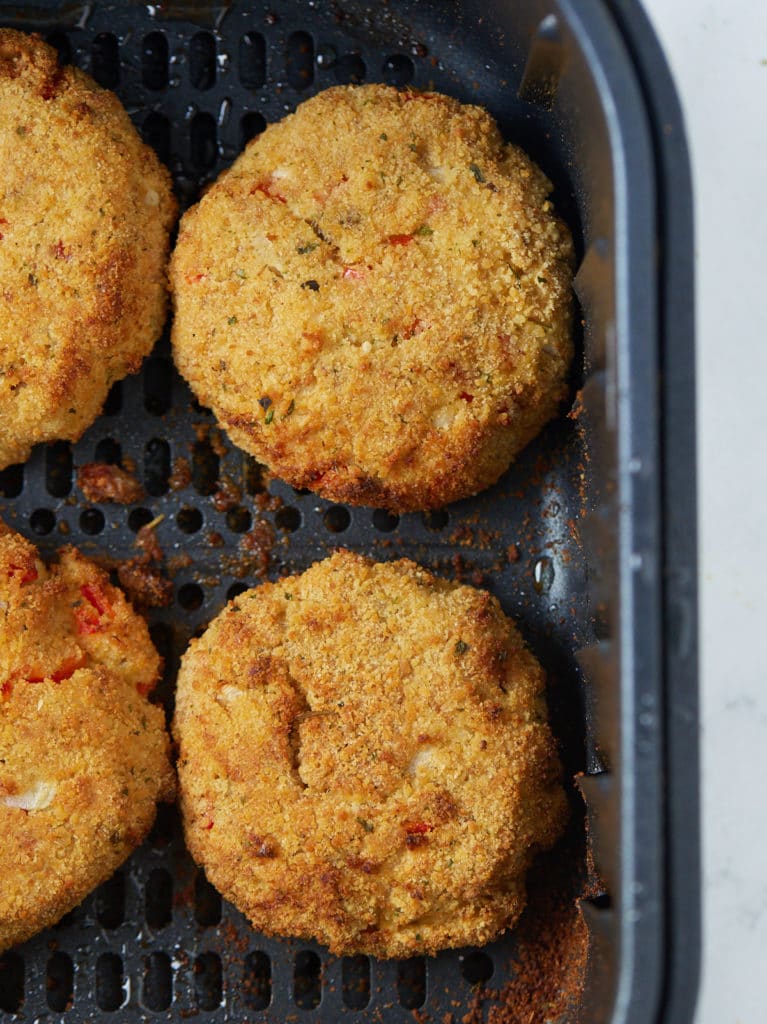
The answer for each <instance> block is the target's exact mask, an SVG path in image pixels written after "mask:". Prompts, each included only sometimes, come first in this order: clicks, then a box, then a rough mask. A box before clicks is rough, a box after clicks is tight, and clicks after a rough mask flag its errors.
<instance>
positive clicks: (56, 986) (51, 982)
mask: <svg viewBox="0 0 767 1024" xmlns="http://www.w3.org/2000/svg"><path fill="white" fill-rule="evenodd" d="M74 975H75V972H74V968H73V966H72V958H71V957H69V956H67V954H66V953H54V954H53V956H52V957H51V958H50V959H49V960H48V966H47V969H46V972H45V998H46V1001H47V1003H48V1006H49V1007H50V1009H51V1010H53V1011H54V1012H55V1013H64V1012H65V1010H68V1009H70V1007H71V1006H72V999H73V997H74V984H73V983H74Z"/></svg>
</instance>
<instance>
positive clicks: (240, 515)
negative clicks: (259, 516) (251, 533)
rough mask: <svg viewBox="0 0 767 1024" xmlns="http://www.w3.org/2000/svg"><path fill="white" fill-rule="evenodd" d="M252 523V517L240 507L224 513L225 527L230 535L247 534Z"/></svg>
mask: <svg viewBox="0 0 767 1024" xmlns="http://www.w3.org/2000/svg"><path fill="white" fill-rule="evenodd" d="M252 523H253V516H251V514H250V512H248V510H247V509H246V508H243V507H242V505H238V506H237V508H230V509H229V511H228V512H227V513H226V525H227V526H228V527H229V529H230V530H231V531H232V533H247V532H248V530H249V529H250V527H251V525H252Z"/></svg>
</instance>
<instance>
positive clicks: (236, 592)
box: [226, 583, 250, 601]
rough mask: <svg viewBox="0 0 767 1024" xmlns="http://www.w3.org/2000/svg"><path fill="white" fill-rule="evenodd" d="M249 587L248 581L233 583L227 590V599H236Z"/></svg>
mask: <svg viewBox="0 0 767 1024" xmlns="http://www.w3.org/2000/svg"><path fill="white" fill-rule="evenodd" d="M249 589H250V588H249V587H248V585H247V583H233V584H232V585H231V587H230V588H229V589H228V590H227V592H226V599H227V601H234V599H235V597H239V596H240V594H244V593H245V591H246V590H249Z"/></svg>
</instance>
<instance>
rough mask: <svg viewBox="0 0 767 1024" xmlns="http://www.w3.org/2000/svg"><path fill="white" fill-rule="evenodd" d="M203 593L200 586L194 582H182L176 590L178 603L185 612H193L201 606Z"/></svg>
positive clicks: (203, 597)
mask: <svg viewBox="0 0 767 1024" xmlns="http://www.w3.org/2000/svg"><path fill="white" fill-rule="evenodd" d="M204 600H205V595H204V594H203V592H202V587H200V586H198V584H196V583H184V584H183V586H181V587H179V590H178V603H179V604H180V605H181V607H182V608H183V609H184V611H187V612H195V611H197V609H198V608H201V607H202V603H203V601H204Z"/></svg>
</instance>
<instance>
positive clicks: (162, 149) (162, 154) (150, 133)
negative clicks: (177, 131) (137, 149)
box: [141, 111, 170, 164]
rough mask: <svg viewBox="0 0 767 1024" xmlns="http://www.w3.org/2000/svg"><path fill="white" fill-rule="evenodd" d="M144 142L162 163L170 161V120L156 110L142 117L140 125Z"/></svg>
mask: <svg viewBox="0 0 767 1024" xmlns="http://www.w3.org/2000/svg"><path fill="white" fill-rule="evenodd" d="M141 134H142V136H143V138H144V142H146V144H147V145H148V146H151V147H152V149H153V150H154V151H155V153H157V155H158V156H159V158H160V159H161V160H162V162H163V163H165V164H167V163H170V121H169V120H168V118H167V117H164V116H163V115H162V114H158V113H157V111H152V113H151V114H147V116H146V117H145V118H144V122H143V124H142V125H141Z"/></svg>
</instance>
